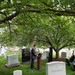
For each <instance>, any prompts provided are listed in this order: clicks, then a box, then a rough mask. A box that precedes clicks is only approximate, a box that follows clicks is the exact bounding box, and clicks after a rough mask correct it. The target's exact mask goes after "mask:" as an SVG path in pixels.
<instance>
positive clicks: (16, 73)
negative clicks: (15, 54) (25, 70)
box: [13, 70, 22, 75]
mask: <svg viewBox="0 0 75 75" xmlns="http://www.w3.org/2000/svg"><path fill="white" fill-rule="evenodd" d="M13 75H22V71H21V70H15V71H13Z"/></svg>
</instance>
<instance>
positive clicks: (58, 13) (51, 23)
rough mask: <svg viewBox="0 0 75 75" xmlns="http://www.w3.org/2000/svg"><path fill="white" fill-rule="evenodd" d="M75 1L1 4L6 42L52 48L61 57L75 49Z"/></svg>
mask: <svg viewBox="0 0 75 75" xmlns="http://www.w3.org/2000/svg"><path fill="white" fill-rule="evenodd" d="M74 5H75V0H0V28H3V29H4V32H3V34H1V35H2V36H1V37H0V38H1V40H0V41H2V42H4V43H7V42H10V41H11V42H12V43H14V44H17V45H27V44H30V43H32V42H33V41H37V42H38V45H47V46H48V45H49V46H51V47H52V48H53V49H54V50H55V51H56V53H57V57H58V52H59V51H60V50H61V49H62V48H64V47H68V46H71V47H73V46H74V45H75V33H74V32H75V24H74V23H75V18H74V16H75V7H74Z"/></svg>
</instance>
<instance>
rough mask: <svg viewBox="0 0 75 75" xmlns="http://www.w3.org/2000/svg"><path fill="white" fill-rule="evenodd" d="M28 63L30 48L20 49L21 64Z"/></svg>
mask: <svg viewBox="0 0 75 75" xmlns="http://www.w3.org/2000/svg"><path fill="white" fill-rule="evenodd" d="M29 61H30V48H25V49H22V63H25V62H29Z"/></svg>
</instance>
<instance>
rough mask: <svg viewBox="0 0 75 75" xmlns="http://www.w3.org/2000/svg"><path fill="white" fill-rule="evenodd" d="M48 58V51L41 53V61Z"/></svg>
mask: <svg viewBox="0 0 75 75" xmlns="http://www.w3.org/2000/svg"><path fill="white" fill-rule="evenodd" d="M48 57H49V52H48V51H45V52H43V53H42V57H41V59H42V60H46V59H47V58H48Z"/></svg>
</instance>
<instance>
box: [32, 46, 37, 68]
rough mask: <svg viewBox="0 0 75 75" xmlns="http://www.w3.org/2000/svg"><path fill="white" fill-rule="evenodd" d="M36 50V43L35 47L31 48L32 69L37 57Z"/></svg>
mask: <svg viewBox="0 0 75 75" xmlns="http://www.w3.org/2000/svg"><path fill="white" fill-rule="evenodd" d="M35 50H36V45H33V48H32V49H31V69H34V60H35V58H36V57H37V55H36V52H35Z"/></svg>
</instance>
